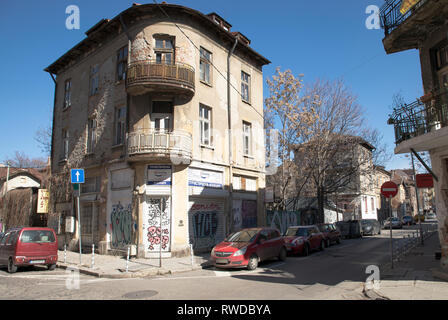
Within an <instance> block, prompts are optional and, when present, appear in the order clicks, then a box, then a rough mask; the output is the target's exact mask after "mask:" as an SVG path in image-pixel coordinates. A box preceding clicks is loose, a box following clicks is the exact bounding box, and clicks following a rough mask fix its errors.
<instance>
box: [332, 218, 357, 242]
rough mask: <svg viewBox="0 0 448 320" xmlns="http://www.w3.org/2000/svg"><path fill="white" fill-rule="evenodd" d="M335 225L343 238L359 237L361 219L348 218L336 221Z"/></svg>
mask: <svg viewBox="0 0 448 320" xmlns="http://www.w3.org/2000/svg"><path fill="white" fill-rule="evenodd" d="M336 227H337V228H338V229H339V230H340V231H341V235H342V237H343V238H345V239H347V238H361V237H362V226H361V220H348V221H339V222H336Z"/></svg>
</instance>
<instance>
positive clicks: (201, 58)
mask: <svg viewBox="0 0 448 320" xmlns="http://www.w3.org/2000/svg"><path fill="white" fill-rule="evenodd" d="M203 51H204V52H205V53H207V54H209V59H207V58H206V57H205V56H204V55H203ZM212 63H213V53H212V52H211V51H209V50H207V49H205V48H204V47H200V49H199V81H201V82H203V83H205V84H207V85H210V86H211V85H212ZM207 65H208V80H209V81H207V80H206V78H207V77H206V76H205V71H204V79H202V70H201V69H202V68H201V67H202V66H207Z"/></svg>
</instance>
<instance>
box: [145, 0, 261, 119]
mask: <svg viewBox="0 0 448 320" xmlns="http://www.w3.org/2000/svg"><path fill="white" fill-rule="evenodd" d="M154 3H155V4H156V5H157V7H158V8H159V9H160V10H161V11H162V13H163V14H164V15H166V17H167V18H168V19H169V20H170V21H171V23H173V24H174V25H175V26H176V27H177V29H179V31H180V32H181V33H182V34H183V35H184V36H185V37H186V38H187V39H188V41H190V42H191V44H192V45H193V46H194V47H195V48H196V50H198V52H199V54H200V52H201V49H200V48H199V47H198V46H197V45H196V44H195V43H194V42H193V40H191V39H190V37H189V36H188V35H187V34H186V33H185V32H184V31H183V30H182V28H181V27H179V25H178V24H177V23H175V22H174V21H173V19H171V17H170V16H169V15H168V13H166V11H165V10H164V9H163V8H162V6H161V5H160V4H159V3H158V2H157V1H156V0H154ZM209 62H210V64H211V65H212V67H213V68H214V69H215V70H216V71H217V72H218V73H219V74H220V75H221V76H222V77H223V78H224V79H225V80H226V81H229V83H230V86H231V87H232V88H233V89H234V90H235V91H236V92H238V94H239V95H240V96H242V94H241V92H240V91H239V90H238V89H237V88H235V87H234V85H233V84H232V82H231V81H230V80H228V79H227V77H226V76H225V75H224V74H223V73H222V72H221V71H220V70H219V69H218V68H217V67H216V66H215V65H214V64H213V62H212V61H209ZM249 106H250V107H251V108H252V109H253V110H254V111H255V112H256V113H258V114H259V115H260V117H261V118H263V119H264V116H263V115H262V114H261V113H260V112H258V110H257V109H255V108H254V106H252V105H251V104H249Z"/></svg>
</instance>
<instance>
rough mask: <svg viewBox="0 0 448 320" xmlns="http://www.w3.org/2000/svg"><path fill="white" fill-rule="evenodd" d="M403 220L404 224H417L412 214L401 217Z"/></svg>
mask: <svg viewBox="0 0 448 320" xmlns="http://www.w3.org/2000/svg"><path fill="white" fill-rule="evenodd" d="M401 221H402V222H403V224H405V225H408V226H410V225H413V224H415V221H414V218H413V217H412V216H404V217H403V218H401Z"/></svg>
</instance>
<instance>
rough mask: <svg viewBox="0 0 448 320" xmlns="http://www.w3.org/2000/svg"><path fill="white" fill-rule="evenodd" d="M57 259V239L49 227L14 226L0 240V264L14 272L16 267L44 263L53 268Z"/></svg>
mask: <svg viewBox="0 0 448 320" xmlns="http://www.w3.org/2000/svg"><path fill="white" fill-rule="evenodd" d="M57 261H58V240H57V237H56V234H55V232H54V230H53V229H50V228H31V227H29V228H14V229H10V230H8V231H6V232H5V234H4V236H3V237H2V239H1V240H0V265H2V266H8V272H9V273H14V272H16V271H17V267H20V266H30V265H46V266H48V269H50V270H54V269H55V268H56V262H57Z"/></svg>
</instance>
